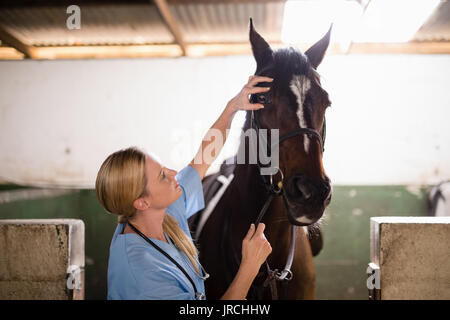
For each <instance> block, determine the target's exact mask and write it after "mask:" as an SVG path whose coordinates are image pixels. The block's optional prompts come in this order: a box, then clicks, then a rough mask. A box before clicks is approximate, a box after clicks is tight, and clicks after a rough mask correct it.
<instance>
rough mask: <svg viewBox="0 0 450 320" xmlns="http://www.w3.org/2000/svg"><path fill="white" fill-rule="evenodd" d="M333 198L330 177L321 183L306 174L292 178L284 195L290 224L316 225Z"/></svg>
mask: <svg viewBox="0 0 450 320" xmlns="http://www.w3.org/2000/svg"><path fill="white" fill-rule="evenodd" d="M331 196H332V192H331V184H330V180H329V179H328V177H326V178H325V180H321V181H320V182H315V181H313V180H312V179H310V178H309V177H308V176H307V175H304V174H299V175H295V176H293V177H291V178H290V179H289V180H288V183H287V186H286V189H285V194H284V200H285V202H286V206H287V207H288V218H289V220H290V222H291V223H293V224H295V225H299V226H307V225H310V224H313V223H315V222H316V221H317V220H319V219H320V218H321V217H322V215H323V212H324V211H325V208H326V207H327V206H328V205H329V204H330V201H331Z"/></svg>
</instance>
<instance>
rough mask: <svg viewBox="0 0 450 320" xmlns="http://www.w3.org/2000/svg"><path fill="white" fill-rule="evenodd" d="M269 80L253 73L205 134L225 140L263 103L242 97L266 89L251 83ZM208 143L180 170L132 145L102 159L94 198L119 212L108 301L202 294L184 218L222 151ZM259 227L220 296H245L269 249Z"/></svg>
mask: <svg viewBox="0 0 450 320" xmlns="http://www.w3.org/2000/svg"><path fill="white" fill-rule="evenodd" d="M270 81H272V79H271V78H267V77H258V76H251V77H250V78H249V81H248V83H247V84H246V85H245V86H244V88H243V89H242V90H241V91H240V92H239V94H238V95H236V97H234V98H233V99H231V100H230V101H229V102H228V103H227V105H226V107H225V110H224V111H223V112H222V114H221V115H220V117H219V118H218V119H217V121H216V122H215V123H214V125H213V126H212V127H211V129H210V131H211V132H212V131H214V132H218V131H217V130H219V132H220V133H221V134H222V137H223V142H225V140H226V138H227V135H226V130H227V129H229V128H230V125H231V122H232V120H233V117H234V115H235V113H236V112H237V111H238V110H258V109H261V108H263V107H264V106H263V105H261V104H256V103H255V104H252V103H250V102H249V99H248V97H249V95H251V94H256V93H261V92H267V91H268V90H269V88H268V87H255V85H256V84H258V83H259V82H270ZM207 136H209V133H207V134H206V136H205V138H206V137H207ZM213 142H214V141H206V140H205V139H204V140H203V141H202V144H201V146H200V149H199V151H198V153H197V155H196V156H195V157H194V159H193V160H192V161H191V163H190V164H189V165H188V166H186V167H185V168H184V169H182V170H181V171H180V172H178V173H177V172H176V171H174V170H170V169H168V168H166V167H164V166H163V165H162V164H161V163H159V162H158V161H157V160H156V159H155V158H154V157H152V156H150V155H149V154H146V153H144V152H142V151H141V150H139V149H137V148H135V147H133V148H128V149H125V150H120V151H117V152H115V153H113V154H111V155H110V156H109V157H108V158H107V159H106V160H105V161H104V163H103V164H102V166H101V167H100V170H99V172H98V175H97V180H96V186H95V187H96V192H97V197H98V199H99V201H100V203H101V204H102V205H103V207H104V208H105V209H106V210H107V211H109V212H111V213H113V214H116V215H118V216H119V224H118V226H117V228H116V231H115V233H114V236H113V239H112V241H111V247H110V256H109V263H108V299H167V300H174V299H204V298H205V287H204V280H205V279H206V278H207V275H205V271H204V270H203V268H202V267H201V265H200V263H199V262H198V252H197V248H196V247H195V245H194V244H193V242H192V238H191V236H190V232H189V227H188V223H187V219H188V218H189V217H190V216H191V215H193V214H194V213H196V212H197V211H199V210H201V209H203V207H204V199H203V190H202V183H201V180H202V179H203V177H204V176H205V173H206V171H207V170H208V168H209V166H210V164H211V163H212V162H213V161H214V159H215V158H216V157H217V156H218V155H219V153H220V151H221V149H222V145H217V144H215V145H214V149H213V151H214V152H213V154H212V155H211V154H206V152H205V153H204V152H203V150H210V149H211V148H208V146H209V145H210V144H211V143H213ZM211 157H212V159H211ZM207 158H208V161H205V159H207ZM264 227H265V226H264V224H263V223H260V224H259V225H258V227H257V229H256V230H255V226H254V225H253V224H252V225H251V226H250V229H249V230H248V233H247V235H246V236H245V238H244V239H243V241H242V260H241V265H240V267H239V270H238V272H237V274H236V276H235V278H234V280H233V281H232V283H231V285H230V287H229V288H228V290H227V291H226V292H225V293H224V295H223V296H222V299H233V300H237V299H245V297H246V295H247V293H248V290H249V288H250V285H251V283H252V282H253V280H254V278H255V277H256V274H257V273H258V270H259V268H260V266H261V264H262V263H263V262H264V261H265V260H266V258H267V256H268V255H269V254H270V252H271V251H272V248H271V246H270V244H269V242H268V241H267V239H266V238H265V236H264V233H263V231H264ZM217 254H220V253H217ZM214 276H217V277H220V276H221V275H214Z"/></svg>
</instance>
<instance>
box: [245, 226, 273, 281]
mask: <svg viewBox="0 0 450 320" xmlns="http://www.w3.org/2000/svg"><path fill="white" fill-rule="evenodd" d="M265 227H266V226H265V225H264V223H259V224H258V229H256V231H255V225H254V224H253V223H252V224H251V226H250V229H249V230H248V232H247V235H246V236H245V238H244V240H242V261H241V266H243V267H246V268H250V270H251V271H253V272H255V275H256V273H257V272H258V270H259V268H260V267H261V264H263V262H264V261H266V259H267V257H268V255H269V254H270V253H271V252H272V247H271V246H270V243H269V241H267V239H266V237H265V236H264V229H265Z"/></svg>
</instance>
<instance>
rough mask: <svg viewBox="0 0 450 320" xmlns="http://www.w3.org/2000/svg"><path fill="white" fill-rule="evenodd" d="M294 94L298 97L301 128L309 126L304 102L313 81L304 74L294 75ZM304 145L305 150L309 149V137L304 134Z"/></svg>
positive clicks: (298, 115) (292, 82)
mask: <svg viewBox="0 0 450 320" xmlns="http://www.w3.org/2000/svg"><path fill="white" fill-rule="evenodd" d="M289 87H290V88H291V90H292V92H293V93H294V95H295V96H296V97H297V117H298V121H299V125H300V128H307V127H308V124H307V123H306V120H305V115H304V107H303V102H304V101H305V97H306V94H307V93H308V90H309V89H310V88H311V82H310V81H309V79H308V78H307V77H306V76H304V75H294V76H293V77H292V80H291V83H290V85H289ZM303 145H304V147H305V152H306V153H308V151H309V138H308V136H306V135H304V136H303Z"/></svg>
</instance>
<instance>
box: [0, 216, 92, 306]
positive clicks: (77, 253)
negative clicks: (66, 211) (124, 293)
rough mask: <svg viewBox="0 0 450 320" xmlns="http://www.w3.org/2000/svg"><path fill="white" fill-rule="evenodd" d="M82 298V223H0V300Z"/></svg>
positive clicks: (67, 220)
mask: <svg viewBox="0 0 450 320" xmlns="http://www.w3.org/2000/svg"><path fill="white" fill-rule="evenodd" d="M83 298H84V223H83V221H81V220H77V219H31V220H0V299H83Z"/></svg>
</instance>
